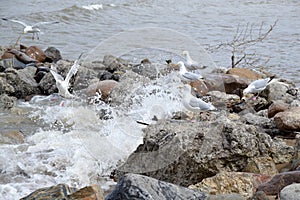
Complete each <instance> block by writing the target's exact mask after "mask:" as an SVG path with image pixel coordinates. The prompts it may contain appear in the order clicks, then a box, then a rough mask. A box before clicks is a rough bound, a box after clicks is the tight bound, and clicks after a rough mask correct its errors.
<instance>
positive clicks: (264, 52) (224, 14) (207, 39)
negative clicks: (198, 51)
mask: <svg viewBox="0 0 300 200" xmlns="http://www.w3.org/2000/svg"><path fill="white" fill-rule="evenodd" d="M16 5H18V6H16ZM0 11H1V15H2V17H6V18H12V19H18V20H22V21H25V22H28V23H34V22H38V21H53V20H54V21H59V22H60V23H59V24H55V25H52V26H51V27H47V28H45V29H43V30H42V32H44V33H43V34H42V35H41V37H40V40H39V41H32V40H31V37H30V36H28V35H27V36H22V38H21V43H23V44H26V45H33V44H36V45H39V46H41V47H43V48H44V49H45V48H46V47H48V46H55V47H57V48H58V49H60V50H61V52H62V54H63V57H64V58H69V59H75V58H76V57H77V56H78V54H79V52H82V51H85V52H89V51H90V50H91V49H92V48H94V47H96V46H97V45H98V44H99V43H100V42H101V41H103V40H104V39H107V38H109V37H111V36H113V35H115V34H118V33H120V32H123V31H127V30H133V29H136V28H145V27H157V28H167V29H171V30H174V31H178V32H180V33H182V34H185V35H187V36H188V37H190V38H192V39H193V40H195V41H196V42H197V43H198V44H199V45H202V47H203V48H205V49H212V48H211V47H214V46H216V45H219V44H221V43H226V42H229V41H232V39H233V37H234V35H235V34H236V30H237V28H238V27H240V30H242V29H243V28H245V27H246V25H247V24H249V25H253V32H255V31H256V32H255V33H253V35H254V36H255V35H256V33H258V31H257V29H259V27H260V25H261V24H262V23H263V30H267V29H268V28H269V26H270V25H272V24H274V22H275V21H276V20H278V22H277V25H276V26H275V28H274V30H273V31H272V32H271V34H270V35H269V36H268V37H267V38H266V40H265V41H264V42H263V43H259V44H256V45H255V46H254V47H253V48H251V49H247V51H246V53H249V54H250V53H251V54H252V53H256V54H258V57H259V58H262V59H263V62H261V63H260V65H266V66H268V68H267V69H268V70H270V71H272V72H274V73H277V74H281V75H282V76H284V77H285V78H289V79H292V80H293V81H295V82H297V83H298V84H299V79H298V75H299V70H300V66H299V63H298V62H297V60H298V58H299V56H300V45H299V44H300V19H299V18H300V2H299V1H296V0H295V1H293V0H273V1H264V0H262V1H249V0H247V1H240V0H229V1H216V0H213V1H196V0H192V1H176V0H167V1H163V2H161V1H156V0H152V1H151V0H149V1H147V0H145V1H133V0H131V1H129V0H128V1H87V0H84V1H80V2H74V1H69V0H66V1H58V0H54V1H43V0H29V1H20V0H14V1H9V2H6V3H5V4H1V5H0ZM0 23H1V32H2V34H1V38H0V43H1V44H2V45H11V44H14V43H15V42H16V40H17V38H18V33H20V31H21V26H20V25H18V24H14V23H9V22H7V21H3V20H1V22H0ZM249 27H250V26H249ZM128 39H132V38H128ZM172 39H174V41H173V42H174V43H175V44H176V43H178V44H179V43H180V41H177V40H176V38H172V36H170V40H172ZM149 40H157V41H159V40H160V38H159V37H157V36H156V35H155V37H153V38H152V37H151V35H150V36H149ZM118 46H119V44H118V43H116V44H114V45H112V46H111V48H114V49H115V48H118ZM165 49H168V47H167V46H166V47H165ZM110 50H112V49H108V52H109V51H110ZM112 52H113V50H112ZM101 56H103V55H99V57H101ZM211 56H212V58H213V60H214V61H215V62H216V63H217V65H220V66H225V67H229V66H230V62H231V60H230V57H231V53H230V49H229V48H223V49H219V50H214V51H213V52H212V53H211ZM265 61H266V62H267V61H268V62H267V63H266V62H265Z"/></svg>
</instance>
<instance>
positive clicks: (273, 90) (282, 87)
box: [261, 79, 296, 103]
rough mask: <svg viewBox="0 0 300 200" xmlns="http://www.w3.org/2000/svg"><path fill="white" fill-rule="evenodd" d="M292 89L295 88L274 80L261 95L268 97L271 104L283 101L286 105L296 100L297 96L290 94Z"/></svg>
mask: <svg viewBox="0 0 300 200" xmlns="http://www.w3.org/2000/svg"><path fill="white" fill-rule="evenodd" d="M291 88H293V85H291V84H288V83H284V82H280V81H279V80H274V79H273V81H271V82H270V83H269V84H268V86H267V87H266V89H265V90H264V91H262V92H261V95H262V96H264V97H267V100H268V102H269V103H272V102H274V101H276V100H282V101H283V102H285V103H291V102H292V101H293V100H294V99H296V96H293V95H291V94H289V93H288V91H289V90H290V89H291Z"/></svg>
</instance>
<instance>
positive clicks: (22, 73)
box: [5, 67, 40, 98]
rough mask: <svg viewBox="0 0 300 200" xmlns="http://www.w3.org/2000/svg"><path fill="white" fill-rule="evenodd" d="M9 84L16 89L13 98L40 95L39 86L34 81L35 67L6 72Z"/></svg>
mask: <svg viewBox="0 0 300 200" xmlns="http://www.w3.org/2000/svg"><path fill="white" fill-rule="evenodd" d="M5 72H6V73H5V77H6V81H7V84H9V85H11V86H13V87H14V91H13V93H12V94H10V95H12V96H15V97H17V98H25V97H26V96H29V95H33V94H39V93H40V90H39V88H38V84H37V83H36V81H35V79H34V75H35V72H36V68H35V67H26V68H24V69H21V70H14V69H9V70H6V71H5Z"/></svg>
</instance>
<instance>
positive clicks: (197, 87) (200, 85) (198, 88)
mask: <svg viewBox="0 0 300 200" xmlns="http://www.w3.org/2000/svg"><path fill="white" fill-rule="evenodd" d="M190 85H191V87H192V88H193V89H194V91H195V92H196V95H199V94H200V95H201V96H205V95H206V94H207V93H208V92H209V89H208V87H207V85H206V84H205V81H204V80H197V81H193V82H191V83H190Z"/></svg>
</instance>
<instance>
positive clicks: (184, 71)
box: [177, 61, 203, 81]
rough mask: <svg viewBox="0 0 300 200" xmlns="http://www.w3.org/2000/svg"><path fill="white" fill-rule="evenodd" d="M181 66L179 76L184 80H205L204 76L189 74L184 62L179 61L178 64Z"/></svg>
mask: <svg viewBox="0 0 300 200" xmlns="http://www.w3.org/2000/svg"><path fill="white" fill-rule="evenodd" d="M177 65H179V74H180V75H181V77H182V79H183V80H186V81H195V80H200V79H203V76H201V74H196V73H193V72H188V71H187V69H186V67H185V65H184V63H183V62H182V61H179V62H178V63H177Z"/></svg>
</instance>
